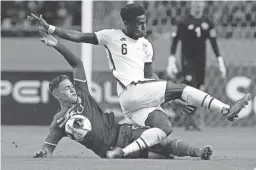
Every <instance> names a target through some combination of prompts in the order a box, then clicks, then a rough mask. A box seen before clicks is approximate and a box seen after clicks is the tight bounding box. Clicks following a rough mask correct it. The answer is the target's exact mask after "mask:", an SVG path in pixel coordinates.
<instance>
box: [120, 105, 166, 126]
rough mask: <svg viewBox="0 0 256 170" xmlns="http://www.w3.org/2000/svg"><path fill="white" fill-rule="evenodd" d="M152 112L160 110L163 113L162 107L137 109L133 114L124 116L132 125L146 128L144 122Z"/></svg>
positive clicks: (129, 113)
mask: <svg viewBox="0 0 256 170" xmlns="http://www.w3.org/2000/svg"><path fill="white" fill-rule="evenodd" d="M154 110H161V111H163V112H164V113H165V111H164V110H163V109H162V107H161V106H158V107H148V108H143V109H139V110H136V111H133V112H128V113H126V114H125V115H126V116H127V117H128V118H130V119H131V120H132V121H133V122H134V123H136V124H138V125H141V126H146V125H145V121H146V120H147V118H148V115H149V113H151V112H153V111H154Z"/></svg>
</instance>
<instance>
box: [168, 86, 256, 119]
mask: <svg viewBox="0 0 256 170" xmlns="http://www.w3.org/2000/svg"><path fill="white" fill-rule="evenodd" d="M177 98H181V99H182V100H184V101H186V102H187V103H189V104H191V105H195V106H197V107H204V108H207V109H209V110H212V111H216V112H218V113H222V114H223V115H224V116H226V117H227V119H228V120H229V121H233V120H234V118H236V117H238V113H239V112H240V111H241V110H242V109H243V108H244V107H245V106H246V105H247V104H248V102H249V101H250V100H251V95H250V94H249V93H248V94H246V95H245V96H244V97H242V98H241V99H240V100H238V101H236V102H235V103H234V104H232V105H231V106H229V105H227V104H225V103H223V102H221V101H219V100H217V99H215V98H214V97H212V96H210V95H209V94H207V93H205V92H203V91H200V90H198V89H196V88H194V87H191V86H187V85H185V84H174V83H173V82H171V81H167V85H166V91H165V101H166V102H167V101H171V100H174V99H177Z"/></svg>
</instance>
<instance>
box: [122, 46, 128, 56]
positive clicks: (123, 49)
mask: <svg viewBox="0 0 256 170" xmlns="http://www.w3.org/2000/svg"><path fill="white" fill-rule="evenodd" d="M122 54H123V55H126V54H127V44H122Z"/></svg>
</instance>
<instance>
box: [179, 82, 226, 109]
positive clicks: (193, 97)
mask: <svg viewBox="0 0 256 170" xmlns="http://www.w3.org/2000/svg"><path fill="white" fill-rule="evenodd" d="M181 98H182V99H183V100H185V101H186V102H187V103H189V104H191V105H195V106H197V107H204V108H207V109H209V110H212V111H215V112H218V113H222V114H226V113H227V110H228V109H229V108H230V106H229V105H227V104H225V103H222V102H221V101H219V100H217V99H215V98H213V97H212V96H210V95H209V94H207V93H205V92H203V91H200V90H198V89H196V88H193V87H191V86H186V87H185V88H184V90H183V92H182V95H181Z"/></svg>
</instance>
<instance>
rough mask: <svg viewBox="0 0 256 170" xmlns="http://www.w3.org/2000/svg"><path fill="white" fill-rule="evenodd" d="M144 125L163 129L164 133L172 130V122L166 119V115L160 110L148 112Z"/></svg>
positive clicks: (167, 133)
mask: <svg viewBox="0 0 256 170" xmlns="http://www.w3.org/2000/svg"><path fill="white" fill-rule="evenodd" d="M145 125H146V126H149V127H157V128H159V129H161V130H163V131H164V132H165V133H166V135H169V134H171V133H172V132H173V128H172V123H171V121H170V120H169V119H168V116H167V115H166V113H165V112H163V111H162V110H154V111H153V112H151V113H149V115H148V118H147V119H146V121H145Z"/></svg>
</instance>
